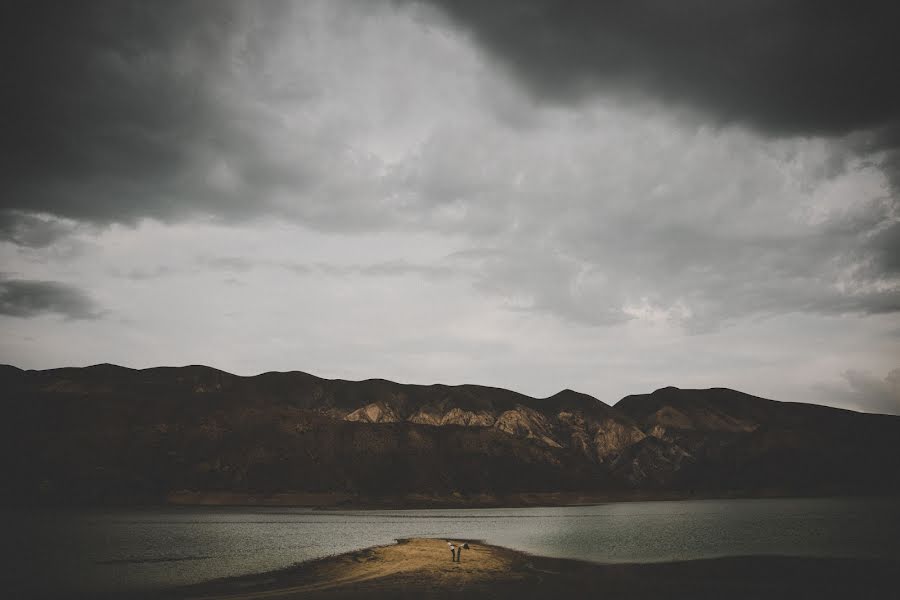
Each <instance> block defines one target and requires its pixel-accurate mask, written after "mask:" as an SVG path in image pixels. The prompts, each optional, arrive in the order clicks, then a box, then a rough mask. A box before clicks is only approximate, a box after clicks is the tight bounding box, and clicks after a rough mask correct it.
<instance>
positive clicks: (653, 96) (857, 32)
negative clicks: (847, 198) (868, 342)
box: [432, 0, 900, 244]
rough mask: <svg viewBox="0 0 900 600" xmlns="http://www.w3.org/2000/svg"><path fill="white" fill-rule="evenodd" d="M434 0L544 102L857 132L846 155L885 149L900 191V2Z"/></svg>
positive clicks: (775, 128) (774, 129)
mask: <svg viewBox="0 0 900 600" xmlns="http://www.w3.org/2000/svg"><path fill="white" fill-rule="evenodd" d="M432 2H433V3H435V4H437V5H439V6H441V7H442V8H443V9H444V10H445V11H446V12H447V13H448V14H449V15H451V16H452V17H454V18H456V20H457V21H458V22H460V23H461V24H462V25H463V26H465V27H467V28H468V29H470V30H471V31H472V32H473V33H474V36H475V38H476V39H477V40H478V41H479V42H480V43H481V44H482V46H483V47H485V48H486V49H488V50H489V51H490V52H491V53H492V54H493V55H494V56H496V57H498V58H499V60H500V62H501V63H502V64H503V65H505V66H506V67H507V68H508V69H509V70H510V71H511V72H512V73H514V74H515V75H517V76H518V78H519V79H520V80H521V81H523V82H524V83H525V84H526V86H527V88H528V89H530V90H531V91H532V92H533V93H534V94H536V95H537V96H538V97H540V98H543V99H548V100H552V101H556V102H562V103H571V102H577V101H579V100H581V99H583V98H585V97H588V96H590V95H591V94H594V93H597V92H600V93H607V94H612V95H620V96H624V97H633V96H635V95H636V96H638V97H645V98H648V99H650V100H654V101H660V102H663V103H665V104H669V105H682V106H686V107H690V108H693V109H697V110H699V111H700V112H701V113H703V114H704V116H705V117H706V118H707V119H711V120H712V121H714V122H718V123H720V124H728V123H739V124H744V125H748V126H750V127H752V128H754V129H756V130H758V131H762V132H763V133H765V134H767V135H772V136H795V135H800V136H808V135H811V136H833V137H841V136H845V135H848V134H851V133H853V132H861V133H862V135H859V136H857V139H855V140H854V144H853V145H854V146H855V148H854V150H855V152H854V154H856V155H859V156H866V155H869V154H873V153H876V152H880V154H877V155H875V158H874V159H873V160H874V161H875V162H877V164H878V166H879V167H880V168H881V169H882V170H883V171H884V172H885V175H886V176H887V178H888V180H889V182H890V184H891V186H892V189H893V192H894V195H895V196H896V197H900V77H897V76H896V74H897V73H898V72H900V36H898V35H897V23H898V22H900V4H897V3H896V2H884V1H881V0H869V1H863V2H846V1H843V0H824V1H823V0H788V1H785V0H737V1H732V2H720V1H717V0H686V1H680V2H670V1H668V0H637V1H628V2H625V1H618V0H571V1H563V2H560V1H558V0H506V1H502V0H501V1H498V2H481V1H479V0H432ZM843 168H845V164H844V163H843V162H841V163H836V164H835V165H834V169H835V170H842V169H843ZM893 243H894V244H897V243H900V242H897V241H896V239H895V241H894V242H893Z"/></svg>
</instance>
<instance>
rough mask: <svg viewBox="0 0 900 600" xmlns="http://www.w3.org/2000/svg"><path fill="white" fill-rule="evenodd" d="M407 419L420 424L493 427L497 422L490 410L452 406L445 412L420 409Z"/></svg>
mask: <svg viewBox="0 0 900 600" xmlns="http://www.w3.org/2000/svg"><path fill="white" fill-rule="evenodd" d="M407 420H408V421H409V422H410V423H418V424H419V425H437V426H440V425H463V426H465V427H491V426H492V425H493V424H494V422H495V419H494V416H493V415H492V414H490V413H489V412H485V411H479V412H474V411H471V410H463V409H461V408H451V409H450V410H448V411H447V412H445V413H443V414H439V413H438V414H435V413H431V412H428V411H425V410H420V411H418V412H417V413H416V414H414V415H412V416H411V417H410V418H409V419H407Z"/></svg>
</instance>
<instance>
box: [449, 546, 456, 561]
mask: <svg viewBox="0 0 900 600" xmlns="http://www.w3.org/2000/svg"><path fill="white" fill-rule="evenodd" d="M447 545H448V546H450V562H456V546H454V545H453V542H447Z"/></svg>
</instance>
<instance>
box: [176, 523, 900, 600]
mask: <svg viewBox="0 0 900 600" xmlns="http://www.w3.org/2000/svg"><path fill="white" fill-rule="evenodd" d="M452 541H454V542H457V543H461V542H464V541H467V542H468V543H469V545H470V549H468V550H463V552H462V557H461V561H460V562H458V563H456V562H452V561H451V560H450V552H449V549H448V546H447V540H443V539H428V538H424V539H423V538H416V539H401V540H398V543H397V544H394V545H389V546H376V547H371V548H367V549H364V550H359V551H356V552H349V553H346V554H341V555H337V556H333V557H328V558H323V559H319V560H314V561H310V562H307V563H303V564H300V565H298V566H296V567H291V568H288V569H283V570H280V571H274V572H269V573H260V574H256V575H248V576H242V577H235V578H229V579H223V580H217V581H212V582H208V583H204V584H199V585H195V586H190V587H187V588H182V589H179V590H175V591H174V593H172V594H171V595H166V596H165V597H167V598H169V597H171V598H195V599H198V600H199V599H201V598H202V599H204V600H214V599H220V598H228V599H230V600H256V599H261V598H276V597H277V598H397V597H400V598H419V597H422V596H425V597H429V598H434V597H438V598H442V597H451V596H452V597H457V598H461V597H465V598H469V599H470V598H472V597H476V598H482V597H483V598H517V599H521V598H565V597H570V598H581V597H604V598H621V599H651V598H652V599H654V600H658V599H659V598H682V597H683V598H690V599H692V600H696V599H697V598H723V597H727V598H730V599H733V598H760V597H766V598H770V599H774V598H812V597H815V598H849V597H876V596H877V595H879V594H881V593H882V592H886V591H887V590H890V589H892V587H891V586H892V585H893V580H894V579H895V573H896V570H897V568H898V566H900V564H898V563H897V562H896V561H887V560H857V559H834V558H799V557H780V556H746V557H729V558H718V559H704V560H690V561H681V562H671V563H647V564H596V563H589V562H584V561H578V560H567V559H556V558H547V557H541V556H534V555H529V554H526V553H523V552H519V551H516V550H511V549H509V548H504V547H500V546H492V545H489V544H484V543H482V542H480V541H478V540H452Z"/></svg>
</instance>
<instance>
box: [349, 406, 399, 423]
mask: <svg viewBox="0 0 900 600" xmlns="http://www.w3.org/2000/svg"><path fill="white" fill-rule="evenodd" d="M344 420H345V421H357V422H361V423H397V422H399V421H400V420H401V419H400V418H399V417H398V416H397V414H396V413H395V412H394V411H393V410H392V409H391V407H389V406H385V405H384V404H382V403H381V402H374V403H372V404H367V405H366V406H363V407H362V408H359V409H357V410H354V411H353V412H352V413H350V414H348V415H347V416H346V417H344Z"/></svg>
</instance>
